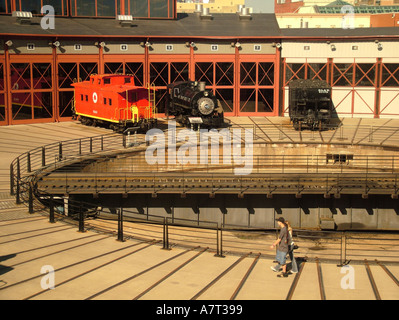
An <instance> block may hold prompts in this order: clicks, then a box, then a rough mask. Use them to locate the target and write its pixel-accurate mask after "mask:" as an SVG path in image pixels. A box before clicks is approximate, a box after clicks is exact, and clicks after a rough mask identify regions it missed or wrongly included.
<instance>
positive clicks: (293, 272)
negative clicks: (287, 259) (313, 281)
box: [288, 270, 298, 274]
mask: <svg viewBox="0 0 399 320" xmlns="http://www.w3.org/2000/svg"><path fill="white" fill-rule="evenodd" d="M288 272H289V273H292V274H295V273H298V271H292V270H290V271H288Z"/></svg>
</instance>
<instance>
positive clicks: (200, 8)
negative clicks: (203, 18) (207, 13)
mask: <svg viewBox="0 0 399 320" xmlns="http://www.w3.org/2000/svg"><path fill="white" fill-rule="evenodd" d="M203 8H204V6H203V5H202V4H196V5H195V11H194V13H197V14H201V13H202V10H203Z"/></svg>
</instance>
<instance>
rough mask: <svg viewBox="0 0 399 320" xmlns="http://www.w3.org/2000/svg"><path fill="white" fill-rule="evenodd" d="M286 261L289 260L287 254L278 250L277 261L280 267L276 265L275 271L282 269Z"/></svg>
mask: <svg viewBox="0 0 399 320" xmlns="http://www.w3.org/2000/svg"><path fill="white" fill-rule="evenodd" d="M286 259H287V252H283V251H280V250H277V253H276V260H277V262H278V265H276V266H275V267H274V269H276V270H280V268H281V267H282V266H284V265H285V262H286Z"/></svg>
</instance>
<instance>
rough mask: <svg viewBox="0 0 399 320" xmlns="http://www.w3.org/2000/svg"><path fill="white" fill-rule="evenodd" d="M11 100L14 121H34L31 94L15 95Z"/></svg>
mask: <svg viewBox="0 0 399 320" xmlns="http://www.w3.org/2000/svg"><path fill="white" fill-rule="evenodd" d="M11 99H12V118H13V120H24V119H32V102H31V94H30V93H13V94H12V96H11Z"/></svg>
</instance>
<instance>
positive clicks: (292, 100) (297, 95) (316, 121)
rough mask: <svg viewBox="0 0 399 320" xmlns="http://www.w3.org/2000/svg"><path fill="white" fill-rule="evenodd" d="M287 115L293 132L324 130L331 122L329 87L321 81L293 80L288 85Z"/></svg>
mask: <svg viewBox="0 0 399 320" xmlns="http://www.w3.org/2000/svg"><path fill="white" fill-rule="evenodd" d="M289 114H290V119H291V121H292V123H293V125H294V128H295V130H302V129H303V128H309V129H311V130H325V129H327V128H328V125H329V123H330V120H331V114H332V100H331V86H330V85H329V84H328V83H327V82H325V81H322V80H293V81H291V82H290V84H289Z"/></svg>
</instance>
